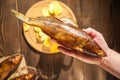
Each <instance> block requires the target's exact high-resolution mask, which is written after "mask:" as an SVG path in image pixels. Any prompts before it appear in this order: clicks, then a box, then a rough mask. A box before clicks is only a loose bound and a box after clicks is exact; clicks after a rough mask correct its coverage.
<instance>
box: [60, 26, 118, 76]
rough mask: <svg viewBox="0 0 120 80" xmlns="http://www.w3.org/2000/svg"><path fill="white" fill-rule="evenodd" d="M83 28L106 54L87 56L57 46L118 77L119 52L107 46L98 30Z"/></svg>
mask: <svg viewBox="0 0 120 80" xmlns="http://www.w3.org/2000/svg"><path fill="white" fill-rule="evenodd" d="M83 30H84V31H85V32H86V33H87V34H88V35H90V36H91V37H92V38H93V40H94V41H95V42H96V43H97V44H98V45H99V46H100V47H101V48H102V49H103V50H104V51H105V53H106V54H107V56H105V57H94V56H89V55H87V54H84V53H81V52H79V51H75V50H71V49H67V48H65V47H64V46H59V47H58V49H59V50H60V51H61V52H62V53H64V54H66V55H69V56H72V57H74V58H76V59H78V60H81V61H83V62H86V63H89V64H95V65H98V66H100V67H101V68H103V69H105V70H106V71H108V72H110V73H111V74H113V75H115V76H116V77H118V78H120V69H119V67H120V64H119V62H120V54H118V53H117V52H116V51H114V50H112V49H110V48H109V47H108V45H107V43H106V41H105V39H104V37H103V35H102V34H101V33H100V32H98V31H96V30H94V29H92V28H87V29H83ZM116 64H117V65H116Z"/></svg>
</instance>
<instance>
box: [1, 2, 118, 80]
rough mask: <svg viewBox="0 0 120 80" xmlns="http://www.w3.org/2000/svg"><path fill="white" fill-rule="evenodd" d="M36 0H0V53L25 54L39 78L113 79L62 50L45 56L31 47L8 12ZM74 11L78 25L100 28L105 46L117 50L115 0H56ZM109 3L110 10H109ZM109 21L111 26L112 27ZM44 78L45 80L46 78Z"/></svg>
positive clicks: (30, 4)
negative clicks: (36, 69)
mask: <svg viewBox="0 0 120 80" xmlns="http://www.w3.org/2000/svg"><path fill="white" fill-rule="evenodd" d="M38 1H40V0H24V1H23V0H0V56H6V55H10V54H13V53H15V52H21V53H22V54H24V55H25V58H26V62H27V64H28V65H30V66H33V67H37V68H38V70H39V73H40V77H42V78H45V79H47V78H48V77H49V79H51V80H107V77H106V76H108V77H109V78H108V79H109V80H112V79H114V80H117V78H115V77H113V76H112V75H110V74H108V73H105V72H104V71H103V70H102V69H100V68H99V67H98V66H95V65H90V64H86V63H84V62H82V61H79V60H76V59H73V58H71V57H69V56H66V55H64V54H62V53H58V54H55V55H45V54H42V53H40V52H38V51H36V50H34V49H33V48H32V47H31V46H30V45H29V44H28V43H27V42H26V40H25V38H24V35H23V31H22V26H23V25H22V22H21V21H19V20H17V19H16V18H15V17H14V16H13V15H12V14H11V12H10V9H16V10H18V11H19V12H22V13H24V14H25V13H26V12H27V10H28V9H29V8H30V7H31V6H32V5H33V4H35V3H36V2H38ZM60 1H62V2H63V3H65V4H66V5H68V6H69V7H70V8H71V9H72V11H73V12H74V14H75V16H76V18H77V21H78V25H79V27H80V28H81V29H82V28H87V27H92V28H94V29H96V30H98V31H100V32H101V33H102V34H103V35H104V37H105V39H106V41H107V43H108V45H109V46H110V47H111V48H115V49H116V50H118V51H119V44H120V42H119V36H120V35H119V34H118V33H119V32H120V28H119V26H120V23H119V21H120V16H119V13H120V11H119V7H120V6H119V2H115V1H112V0H60ZM111 4H112V13H111ZM112 23H113V25H114V26H112ZM49 79H48V80H49Z"/></svg>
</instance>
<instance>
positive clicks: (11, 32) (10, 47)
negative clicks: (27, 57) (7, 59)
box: [0, 0, 20, 56]
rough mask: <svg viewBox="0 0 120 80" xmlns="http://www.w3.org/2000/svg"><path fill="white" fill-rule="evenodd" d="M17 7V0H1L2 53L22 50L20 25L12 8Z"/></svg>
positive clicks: (0, 45)
mask: <svg viewBox="0 0 120 80" xmlns="http://www.w3.org/2000/svg"><path fill="white" fill-rule="evenodd" d="M12 8H13V9H16V0H0V55H2V56H6V55H10V54H13V53H16V52H19V51H20V42H19V40H20V38H19V27H18V25H17V19H16V18H15V17H13V16H12V14H11V12H10V10H11V9H12Z"/></svg>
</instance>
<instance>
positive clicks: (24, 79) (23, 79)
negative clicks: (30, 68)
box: [10, 72, 35, 80]
mask: <svg viewBox="0 0 120 80" xmlns="http://www.w3.org/2000/svg"><path fill="white" fill-rule="evenodd" d="M34 78H35V73H32V72H31V73H28V74H24V75H21V76H18V77H15V78H12V79H10V80H34Z"/></svg>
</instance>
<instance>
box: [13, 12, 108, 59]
mask: <svg viewBox="0 0 120 80" xmlns="http://www.w3.org/2000/svg"><path fill="white" fill-rule="evenodd" d="M12 12H13V13H14V15H15V16H16V17H17V18H18V19H20V20H21V21H23V22H24V23H26V24H28V25H32V26H36V27H40V28H41V30H42V31H43V32H44V33H46V34H47V35H48V36H50V37H51V38H53V39H55V40H56V41H58V42H59V43H61V44H62V45H64V46H66V47H68V48H70V49H75V50H79V51H80V52H82V53H87V54H89V55H93V56H100V57H104V56H106V53H105V52H104V51H103V50H102V49H101V48H100V47H99V45H98V44H97V43H96V42H95V41H94V40H93V39H92V38H91V37H90V36H89V35H88V34H86V33H85V32H84V31H82V30H81V29H80V28H78V27H75V26H74V25H72V24H68V23H64V22H62V21H60V20H59V19H57V18H55V17H39V18H30V17H26V16H24V15H23V14H21V13H19V12H17V11H15V10H12Z"/></svg>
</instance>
